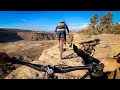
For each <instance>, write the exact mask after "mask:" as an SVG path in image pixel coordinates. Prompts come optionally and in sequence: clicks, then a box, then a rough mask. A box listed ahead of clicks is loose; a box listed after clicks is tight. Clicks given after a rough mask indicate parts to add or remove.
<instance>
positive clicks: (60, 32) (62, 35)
mask: <svg viewBox="0 0 120 90" xmlns="http://www.w3.org/2000/svg"><path fill="white" fill-rule="evenodd" d="M60 35H61V37H63V38H64V39H65V40H66V32H65V31H57V38H58V40H60Z"/></svg>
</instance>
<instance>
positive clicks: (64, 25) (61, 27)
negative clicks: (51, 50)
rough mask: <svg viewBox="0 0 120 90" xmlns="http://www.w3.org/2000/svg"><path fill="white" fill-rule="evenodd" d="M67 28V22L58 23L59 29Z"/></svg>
mask: <svg viewBox="0 0 120 90" xmlns="http://www.w3.org/2000/svg"><path fill="white" fill-rule="evenodd" d="M65 28H66V24H65V23H60V24H59V25H58V29H65Z"/></svg>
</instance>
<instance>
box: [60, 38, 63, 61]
mask: <svg viewBox="0 0 120 90" xmlns="http://www.w3.org/2000/svg"><path fill="white" fill-rule="evenodd" d="M62 49H63V47H62V38H61V39H60V59H62Z"/></svg>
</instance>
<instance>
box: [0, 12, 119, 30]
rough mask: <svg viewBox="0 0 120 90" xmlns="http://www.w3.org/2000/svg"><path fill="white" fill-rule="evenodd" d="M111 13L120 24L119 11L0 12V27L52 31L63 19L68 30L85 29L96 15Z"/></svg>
mask: <svg viewBox="0 0 120 90" xmlns="http://www.w3.org/2000/svg"><path fill="white" fill-rule="evenodd" d="M107 12H111V13H112V14H113V22H114V23H115V22H120V11H0V27H2V28H3V27H4V28H18V29H30V30H37V31H40V30H42V31H43V30H54V29H55V27H56V25H57V24H58V23H59V22H60V21H61V20H62V19H64V20H65V22H66V24H67V25H68V27H69V29H70V30H76V29H81V28H85V27H87V26H88V25H89V18H90V17H92V16H93V15H94V14H98V15H99V18H100V17H101V16H102V15H104V14H106V13H107Z"/></svg>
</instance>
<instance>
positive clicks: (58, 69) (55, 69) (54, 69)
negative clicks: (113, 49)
mask: <svg viewBox="0 0 120 90" xmlns="http://www.w3.org/2000/svg"><path fill="white" fill-rule="evenodd" d="M11 62H12V63H13V64H22V65H26V66H29V67H32V68H33V69H36V70H38V71H42V72H46V73H47V74H48V75H53V74H55V73H67V72H71V71H75V70H90V71H92V73H91V75H92V76H95V77H100V76H102V75H103V68H104V64H95V63H93V64H89V65H85V66H67V65H66V66H65V65H62V64H60V65H55V66H50V65H46V66H43V65H39V64H32V63H28V62H23V61H20V60H18V59H16V58H12V59H11Z"/></svg>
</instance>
